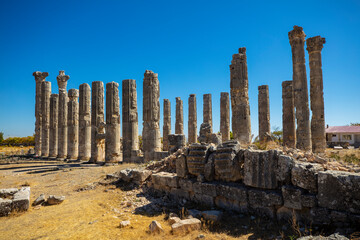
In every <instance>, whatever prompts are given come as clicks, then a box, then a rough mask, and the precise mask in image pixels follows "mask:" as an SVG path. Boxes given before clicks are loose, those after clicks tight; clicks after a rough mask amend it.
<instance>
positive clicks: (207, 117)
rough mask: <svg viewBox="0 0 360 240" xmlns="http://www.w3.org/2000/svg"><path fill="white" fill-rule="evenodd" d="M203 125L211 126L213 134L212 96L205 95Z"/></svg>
mask: <svg viewBox="0 0 360 240" xmlns="http://www.w3.org/2000/svg"><path fill="white" fill-rule="evenodd" d="M203 123H207V124H209V125H210V132H211V133H212V127H213V124H212V101H211V94H204V95H203Z"/></svg>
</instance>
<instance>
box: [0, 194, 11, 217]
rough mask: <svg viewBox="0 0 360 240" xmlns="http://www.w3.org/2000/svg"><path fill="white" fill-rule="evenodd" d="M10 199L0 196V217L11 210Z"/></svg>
mask: <svg viewBox="0 0 360 240" xmlns="http://www.w3.org/2000/svg"><path fill="white" fill-rule="evenodd" d="M11 204H12V201H11V200H10V199H2V198H0V217H3V216H7V215H9V214H10V212H11Z"/></svg>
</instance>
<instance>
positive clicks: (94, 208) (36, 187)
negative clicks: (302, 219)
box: [0, 160, 261, 239]
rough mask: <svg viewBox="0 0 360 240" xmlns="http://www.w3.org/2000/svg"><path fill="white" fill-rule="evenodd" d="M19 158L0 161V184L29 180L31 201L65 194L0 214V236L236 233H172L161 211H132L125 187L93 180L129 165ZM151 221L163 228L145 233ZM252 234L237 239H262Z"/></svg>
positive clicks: (215, 236) (192, 236)
mask: <svg viewBox="0 0 360 240" xmlns="http://www.w3.org/2000/svg"><path fill="white" fill-rule="evenodd" d="M20 162H21V163H20ZM20 162H19V163H17V164H1V165H0V188H13V187H21V186H24V185H29V186H30V187H31V198H30V201H31V203H32V202H33V201H34V200H35V199H36V198H37V197H38V196H39V195H40V194H41V193H44V194H45V195H47V196H48V195H64V196H66V200H65V201H64V202H63V203H62V204H60V205H54V206H40V207H33V206H30V209H29V210H28V211H27V212H24V213H14V214H12V215H10V216H8V217H1V218H0V233H1V234H0V239H164V238H171V239H195V238H196V237H197V236H198V235H199V234H203V235H205V236H206V239H234V238H235V237H233V236H230V235H227V234H226V233H214V232H210V231H208V230H206V228H204V230H201V231H194V232H192V233H190V234H187V235H177V236H175V235H172V234H171V226H170V225H169V224H168V223H167V222H166V221H165V220H164V217H165V214H160V215H158V216H145V215H140V214H133V213H132V212H133V210H134V208H132V207H127V206H126V202H127V201H128V200H127V199H126V196H127V195H128V193H127V192H126V191H122V190H121V189H119V188H116V187H115V186H113V185H94V184H93V183H96V182H99V181H102V180H104V178H105V176H106V174H108V173H113V172H116V171H119V170H120V169H124V168H127V167H131V165H129V164H123V165H119V166H108V167H102V166H95V165H81V164H77V163H73V164H66V163H61V162H55V161H53V162H51V161H41V160H22V161H20ZM94 186H95V187H94ZM123 220H130V222H131V226H130V227H125V228H120V227H119V223H120V222H121V221H123ZM153 220H157V221H158V222H160V224H161V225H162V227H163V228H164V233H162V234H160V235H157V236H155V235H154V236H153V235H150V233H148V226H149V224H150V223H151V221H153ZM254 234H256V233H251V232H249V233H244V234H243V235H242V236H237V239H248V237H251V236H253V237H252V239H261V237H256V236H254Z"/></svg>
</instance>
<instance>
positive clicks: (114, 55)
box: [0, 0, 360, 137]
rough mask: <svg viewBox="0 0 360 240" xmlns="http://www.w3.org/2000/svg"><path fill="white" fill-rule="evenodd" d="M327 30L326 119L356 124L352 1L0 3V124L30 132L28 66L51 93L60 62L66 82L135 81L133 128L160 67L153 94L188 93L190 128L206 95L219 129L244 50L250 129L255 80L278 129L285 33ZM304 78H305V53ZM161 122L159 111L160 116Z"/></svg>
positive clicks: (356, 15)
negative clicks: (233, 68) (192, 103)
mask: <svg viewBox="0 0 360 240" xmlns="http://www.w3.org/2000/svg"><path fill="white" fill-rule="evenodd" d="M294 25H299V26H302V27H303V28H304V32H305V34H306V35H307V37H312V36H316V35H321V36H322V37H325V38H326V44H325V45H324V49H323V51H322V60H323V76H324V97H325V119H326V123H327V124H329V125H345V124H349V123H350V122H360V111H359V103H360V101H359V100H360V97H359V90H360V31H359V26H360V1H301V2H299V1H194V0H193V1H115V0H103V1H91V0H89V1H36V0H34V1H10V0H9V1H4V0H2V1H1V2H0V71H1V76H0V131H3V132H4V133H5V137H7V136H27V135H32V134H33V132H34V122H35V117H34V109H35V106H34V104H35V80H34V77H33V76H32V73H33V72H34V71H46V72H49V77H48V78H47V80H48V81H51V83H52V89H53V93H57V92H58V88H57V83H56V76H57V75H58V71H59V70H65V72H66V74H68V75H70V80H69V82H68V89H70V88H78V87H79V85H80V84H81V83H84V82H86V83H89V84H91V82H92V81H104V83H107V82H111V81H115V82H119V83H120V84H121V81H122V80H123V79H136V82H137V87H138V110H139V132H140V133H141V131H142V79H143V74H144V72H145V70H146V69H149V70H153V71H154V72H156V73H158V74H159V81H160V102H161V113H162V102H163V99H164V98H168V99H170V100H171V107H172V131H174V130H175V127H174V124H175V97H181V98H182V99H183V101H184V123H185V126H184V130H185V132H186V133H187V119H188V96H189V94H192V93H195V94H196V95H197V103H198V126H200V124H201V122H202V103H203V101H202V94H205V93H211V94H212V96H213V121H214V122H213V125H214V130H215V131H218V130H219V122H220V119H219V118H220V116H219V115H220V103H219V101H220V92H223V91H227V92H229V91H230V70H229V65H230V63H231V58H232V54H234V53H237V51H238V48H239V47H244V46H245V47H246V48H247V57H248V76H249V88H250V89H249V97H250V108H251V123H252V132H253V133H254V135H255V136H256V135H257V132H258V114H257V111H258V105H257V93H258V90H257V87H258V86H259V85H263V84H267V85H269V90H270V119H271V126H278V127H280V128H282V120H281V119H282V100H281V82H282V81H285V80H291V79H292V59H291V48H290V44H289V40H288V32H289V31H290V30H292V28H293V26H294ZM306 64H307V77H308V81H309V79H310V72H309V68H308V55H307V52H306ZM161 129H162V119H161Z"/></svg>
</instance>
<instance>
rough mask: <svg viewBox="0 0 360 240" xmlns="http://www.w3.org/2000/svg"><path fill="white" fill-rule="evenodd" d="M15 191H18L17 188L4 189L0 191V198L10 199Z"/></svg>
mask: <svg viewBox="0 0 360 240" xmlns="http://www.w3.org/2000/svg"><path fill="white" fill-rule="evenodd" d="M17 191H19V189H17V188H5V189H0V198H7V197H11V196H12V195H14V194H15V193H16V192H17Z"/></svg>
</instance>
